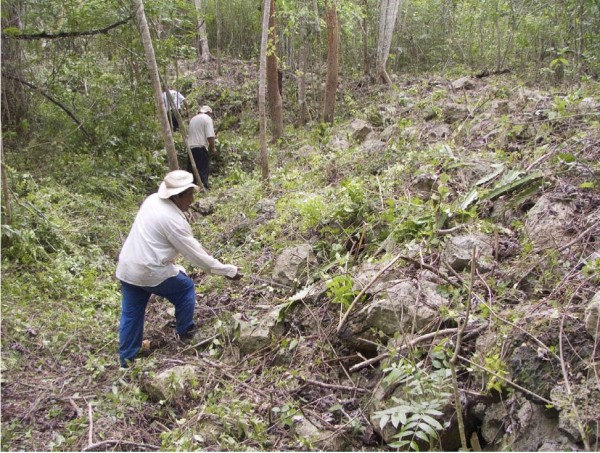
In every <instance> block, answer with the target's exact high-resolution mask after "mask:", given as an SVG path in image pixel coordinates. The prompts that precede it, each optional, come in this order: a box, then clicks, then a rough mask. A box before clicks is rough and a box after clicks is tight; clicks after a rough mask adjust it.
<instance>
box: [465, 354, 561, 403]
mask: <svg viewBox="0 0 600 453" xmlns="http://www.w3.org/2000/svg"><path fill="white" fill-rule="evenodd" d="M458 358H459V359H460V360H463V361H464V362H467V363H468V364H470V365H473V366H474V367H476V368H479V369H480V370H482V371H485V372H486V373H489V374H491V375H492V376H494V377H497V378H498V379H500V380H502V381H504V382H506V383H507V384H508V385H512V386H513V387H514V388H516V389H518V390H521V391H522V392H525V393H527V394H529V395H531V396H533V397H535V398H537V399H539V400H540V401H543V402H544V403H546V404H550V405H551V406H553V407H559V408H560V406H559V405H558V404H557V403H555V402H552V401H550V400H547V399H546V398H544V397H543V396H540V395H538V394H537V393H534V392H532V391H531V390H527V389H526V388H525V387H521V386H520V385H519V384H517V383H515V382H513V381H511V380H510V379H508V378H505V377H504V376H501V375H499V374H498V373H494V372H493V371H492V370H488V369H487V368H486V367H484V366H481V365H479V364H477V363H475V362H473V361H472V360H469V359H467V358H466V357H463V356H461V355H459V356H458ZM561 409H562V408H561Z"/></svg>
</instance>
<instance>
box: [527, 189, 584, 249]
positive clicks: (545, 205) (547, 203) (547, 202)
mask: <svg viewBox="0 0 600 453" xmlns="http://www.w3.org/2000/svg"><path fill="white" fill-rule="evenodd" d="M574 214H575V207H574V206H573V204H571V203H566V202H563V201H555V200H552V199H550V197H549V196H547V195H543V196H542V197H541V198H540V199H539V200H538V201H537V203H536V204H535V205H534V206H533V208H531V209H530V210H529V212H528V213H527V219H526V221H525V230H526V231H527V234H528V236H529V239H530V240H531V242H533V243H534V244H535V245H537V246H538V247H547V246H555V247H558V246H560V245H562V244H565V243H567V242H568V241H569V240H570V239H569V236H568V235H567V234H566V233H565V229H566V226H567V225H568V224H569V223H570V222H571V220H572V219H573V215H574Z"/></svg>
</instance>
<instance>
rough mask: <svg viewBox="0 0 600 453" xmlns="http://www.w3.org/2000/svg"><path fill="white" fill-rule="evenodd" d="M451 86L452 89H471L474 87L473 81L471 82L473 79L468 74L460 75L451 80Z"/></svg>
mask: <svg viewBox="0 0 600 453" xmlns="http://www.w3.org/2000/svg"><path fill="white" fill-rule="evenodd" d="M452 88H453V89H454V90H472V89H473V88H475V83H474V82H473V79H472V78H471V77H469V76H467V77H461V78H460V79H458V80H455V81H454V82H452Z"/></svg>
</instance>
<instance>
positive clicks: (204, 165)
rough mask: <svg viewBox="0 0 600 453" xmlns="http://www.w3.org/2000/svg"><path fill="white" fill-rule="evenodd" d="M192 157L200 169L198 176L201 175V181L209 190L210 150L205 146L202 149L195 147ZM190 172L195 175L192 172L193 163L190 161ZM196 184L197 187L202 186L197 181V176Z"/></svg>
mask: <svg viewBox="0 0 600 453" xmlns="http://www.w3.org/2000/svg"><path fill="white" fill-rule="evenodd" d="M192 156H193V157H194V162H195V163H196V168H197V169H198V174H199V175H200V179H201V180H202V185H203V186H204V187H205V188H206V189H208V160H209V159H208V150H207V149H206V147H205V146H202V147H194V148H192ZM188 171H189V172H190V173H192V174H193V173H194V172H193V171H192V163H191V162H190V161H189V160H188ZM194 182H195V183H196V184H197V185H200V183H199V182H198V181H196V176H195V175H194Z"/></svg>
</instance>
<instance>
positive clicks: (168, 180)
mask: <svg viewBox="0 0 600 453" xmlns="http://www.w3.org/2000/svg"><path fill="white" fill-rule="evenodd" d="M190 187H193V188H194V190H199V189H200V188H199V187H198V186H197V185H196V184H194V176H193V175H192V174H191V173H189V172H187V171H185V170H174V171H172V172H169V173H167V176H165V179H164V180H163V182H161V183H160V186H159V188H158V196H159V198H163V199H167V198H170V197H172V196H173V195H177V194H178V193H181V192H185V191H186V190H187V189H189V188H190Z"/></svg>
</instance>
